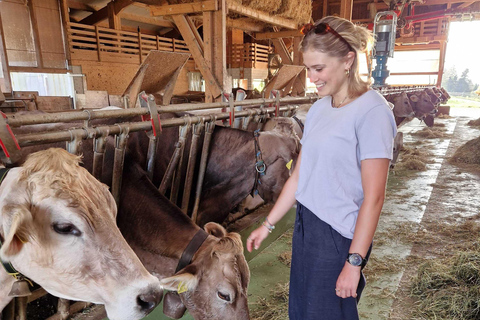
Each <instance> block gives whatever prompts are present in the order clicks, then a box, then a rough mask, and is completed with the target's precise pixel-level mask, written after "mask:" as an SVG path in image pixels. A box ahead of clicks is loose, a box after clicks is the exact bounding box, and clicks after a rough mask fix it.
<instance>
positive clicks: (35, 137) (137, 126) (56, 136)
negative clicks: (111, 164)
mask: <svg viewBox="0 0 480 320" xmlns="http://www.w3.org/2000/svg"><path fill="white" fill-rule="evenodd" d="M295 109H297V106H291V105H289V106H284V107H280V109H279V110H280V111H292V110H295ZM274 112H275V108H274V107H268V108H264V109H263V111H262V114H267V113H268V114H270V113H274ZM257 114H258V113H257ZM248 115H249V113H248V110H243V111H239V112H236V113H235V117H244V116H248ZM208 117H210V119H213V118H215V119H218V120H221V119H228V117H229V113H215V114H210V115H202V117H201V118H208ZM201 118H199V117H197V116H193V117H184V118H174V119H165V120H163V121H162V127H164V128H169V127H178V126H182V125H184V124H185V121H186V119H189V121H190V122H191V123H198V122H200V121H202V119H201ZM126 128H128V130H129V132H137V131H145V130H150V129H151V123H150V122H147V121H145V122H128V123H118V124H115V125H110V126H98V127H92V128H80V129H70V130H59V131H50V132H45V133H40V134H39V133H28V134H19V135H16V136H15V137H16V138H17V141H18V144H19V145H20V146H21V147H25V146H31V145H37V144H43V143H45V144H46V143H54V142H61V141H70V140H71V139H72V135H75V136H76V135H78V137H81V138H82V139H91V138H94V137H96V136H98V135H100V134H102V135H104V134H108V135H117V134H120V132H121V131H122V130H125V129H126Z"/></svg>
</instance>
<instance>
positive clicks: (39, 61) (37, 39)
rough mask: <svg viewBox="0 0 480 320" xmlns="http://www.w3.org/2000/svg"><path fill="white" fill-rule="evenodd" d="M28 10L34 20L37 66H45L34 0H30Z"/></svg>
mask: <svg viewBox="0 0 480 320" xmlns="http://www.w3.org/2000/svg"><path fill="white" fill-rule="evenodd" d="M27 3H28V10H29V12H30V19H31V21H32V29H33V43H34V45H35V56H36V60H37V68H43V57H42V47H41V45H40V33H39V32H38V22H37V15H36V14H35V8H34V6H33V2H32V1H28V2H27Z"/></svg>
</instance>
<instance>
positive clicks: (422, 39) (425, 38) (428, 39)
mask: <svg viewBox="0 0 480 320" xmlns="http://www.w3.org/2000/svg"><path fill="white" fill-rule="evenodd" d="M444 40H447V36H446V35H441V36H423V37H410V38H398V39H397V40H395V43H407V44H408V43H412V44H415V43H425V44H427V43H431V42H434V41H444Z"/></svg>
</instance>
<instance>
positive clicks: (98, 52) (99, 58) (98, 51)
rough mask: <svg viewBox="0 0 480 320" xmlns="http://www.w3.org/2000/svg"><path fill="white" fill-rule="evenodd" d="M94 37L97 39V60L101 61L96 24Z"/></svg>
mask: <svg viewBox="0 0 480 320" xmlns="http://www.w3.org/2000/svg"><path fill="white" fill-rule="evenodd" d="M95 37H96V39H97V54H98V62H101V61H102V57H101V55H100V35H99V34H98V26H95Z"/></svg>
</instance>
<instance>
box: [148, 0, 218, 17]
mask: <svg viewBox="0 0 480 320" xmlns="http://www.w3.org/2000/svg"><path fill="white" fill-rule="evenodd" d="M217 10H218V1H215V0H208V1H200V2H190V3H181V4H172V5H169V6H150V13H151V14H152V16H154V17H156V16H170V15H174V14H188V13H198V12H204V11H217Z"/></svg>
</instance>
